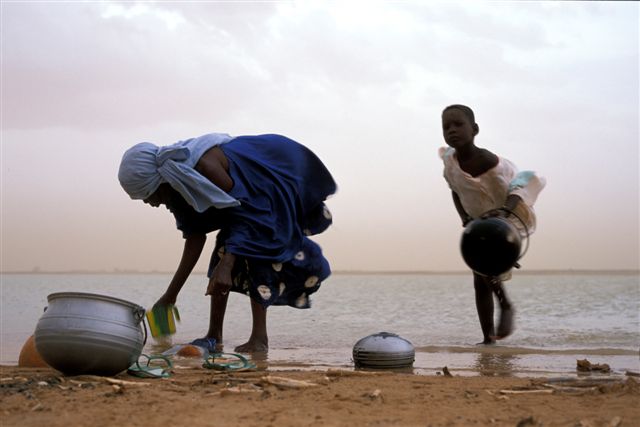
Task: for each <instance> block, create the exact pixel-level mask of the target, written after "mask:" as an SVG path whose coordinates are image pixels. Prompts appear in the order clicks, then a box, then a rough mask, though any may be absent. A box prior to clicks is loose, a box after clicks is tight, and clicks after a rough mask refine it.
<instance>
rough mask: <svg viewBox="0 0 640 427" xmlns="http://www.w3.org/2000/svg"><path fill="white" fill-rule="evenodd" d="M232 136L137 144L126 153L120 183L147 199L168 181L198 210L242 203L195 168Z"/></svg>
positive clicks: (139, 196)
mask: <svg viewBox="0 0 640 427" xmlns="http://www.w3.org/2000/svg"><path fill="white" fill-rule="evenodd" d="M231 139H232V138H231V136H229V135H227V134H223V133H210V134H207V135H203V136H200V137H198V138H191V139H187V140H185V141H180V142H177V143H175V144H173V145H167V146H165V147H158V146H157V145H155V144H152V143H150V142H141V143H139V144H136V145H134V146H133V147H131V148H129V149H128V150H127V151H125V153H124V155H123V156H122V162H121V163H120V170H119V171H118V179H119V180H120V185H122V188H124V190H125V191H126V192H127V193H128V194H129V196H131V198H132V199H142V200H144V199H146V198H148V197H149V196H151V195H152V194H153V193H154V192H155V191H156V190H157V189H158V187H159V186H160V184H162V183H165V182H167V183H169V184H170V185H171V187H173V188H174V189H175V190H176V191H178V193H180V194H181V195H182V197H184V199H185V200H186V201H187V203H189V205H191V206H192V207H193V208H194V209H195V210H196V211H198V212H204V211H205V210H207V209H209V208H210V207H212V206H214V207H216V208H218V209H222V208H228V207H231V206H238V205H239V204H240V202H239V201H238V200H236V199H234V198H233V197H231V196H229V195H228V194H227V193H225V192H224V191H222V190H221V189H220V188H219V187H218V186H216V185H215V184H214V183H212V182H211V181H209V180H208V179H207V178H206V177H204V176H202V175H201V174H200V173H199V172H198V171H197V170H195V169H194V167H195V165H196V163H198V160H199V159H200V157H202V155H203V154H204V153H205V152H206V151H208V150H209V149H211V148H212V147H215V146H216V145H220V144H224V143H226V142H229V141H230V140H231Z"/></svg>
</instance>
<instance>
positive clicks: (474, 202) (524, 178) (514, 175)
mask: <svg viewBox="0 0 640 427" xmlns="http://www.w3.org/2000/svg"><path fill="white" fill-rule="evenodd" d="M455 152H456V151H455V149H453V148H451V147H441V148H440V149H439V151H438V154H439V155H440V157H441V158H442V160H443V162H444V178H445V179H446V181H447V183H448V184H449V187H450V188H451V190H452V191H454V192H455V193H456V194H457V195H458V197H459V198H460V202H461V203H462V207H463V208H464V210H465V212H467V214H469V215H470V216H471V217H472V218H478V217H480V216H482V214H484V213H485V212H487V211H490V210H493V209H498V208H500V207H502V206H503V205H504V203H505V202H506V200H507V197H508V196H509V195H510V194H516V195H518V196H519V197H520V198H521V199H522V200H523V202H524V206H519V208H518V209H516V212H515V213H516V214H517V215H518V216H519V217H521V218H522V220H523V221H524V222H525V223H526V224H527V228H528V229H529V230H528V231H529V233H532V232H533V231H534V230H535V226H536V218H535V213H534V211H533V205H534V203H535V202H536V199H537V197H538V194H539V193H540V191H542V189H543V188H544V186H545V183H546V181H545V179H544V178H542V177H539V176H538V175H537V174H536V173H535V172H532V171H522V172H520V173H518V169H517V168H516V166H515V165H514V164H513V163H512V162H511V161H509V160H508V159H505V158H503V157H498V159H499V161H498V164H497V165H496V166H495V167H493V168H492V169H489V170H488V171H487V172H485V173H483V174H482V175H479V176H476V177H474V176H471V175H470V174H468V173H467V172H465V171H463V170H462V168H460V164H459V163H458V159H457V157H456V155H455ZM520 205H522V204H520Z"/></svg>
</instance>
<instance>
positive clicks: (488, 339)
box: [476, 338, 496, 345]
mask: <svg viewBox="0 0 640 427" xmlns="http://www.w3.org/2000/svg"><path fill="white" fill-rule="evenodd" d="M495 343H496V342H495V341H494V340H493V339H491V338H485V339H484V341H482V342H479V343H477V344H476V345H494V344H495Z"/></svg>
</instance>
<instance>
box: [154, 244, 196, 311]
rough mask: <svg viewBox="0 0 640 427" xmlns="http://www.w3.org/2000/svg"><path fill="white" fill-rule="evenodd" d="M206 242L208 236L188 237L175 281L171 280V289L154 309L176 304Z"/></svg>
mask: <svg viewBox="0 0 640 427" xmlns="http://www.w3.org/2000/svg"><path fill="white" fill-rule="evenodd" d="M206 241H207V235H206V234H192V235H188V236H187V237H186V239H185V241H184V248H183V250H182V258H181V259H180V264H179V265H178V269H177V270H176V272H175V273H174V275H173V279H171V283H169V287H168V288H167V290H166V291H165V293H164V295H162V296H161V297H160V299H159V300H158V301H157V302H156V303H155V304H154V307H155V306H157V305H170V304H175V303H176V299H177V298H178V293H179V292H180V289H182V286H183V285H184V283H185V282H186V281H187V278H188V277H189V274H191V271H192V270H193V267H195V265H196V263H197V262H198V259H199V258H200V254H201V253H202V249H203V248H204V244H205V242H206Z"/></svg>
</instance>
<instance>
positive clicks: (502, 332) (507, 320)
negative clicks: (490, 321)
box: [494, 307, 515, 340]
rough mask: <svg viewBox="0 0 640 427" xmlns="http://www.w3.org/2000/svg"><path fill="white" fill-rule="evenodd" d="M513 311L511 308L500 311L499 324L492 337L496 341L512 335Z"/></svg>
mask: <svg viewBox="0 0 640 427" xmlns="http://www.w3.org/2000/svg"><path fill="white" fill-rule="evenodd" d="M514 314H515V310H514V309H513V308H511V307H509V308H503V309H502V310H501V311H500V324H499V325H498V331H497V333H496V336H495V337H494V338H495V339H497V340H501V339H504V338H506V337H508V336H509V335H511V334H512V333H513V317H514Z"/></svg>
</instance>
